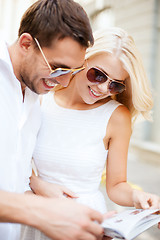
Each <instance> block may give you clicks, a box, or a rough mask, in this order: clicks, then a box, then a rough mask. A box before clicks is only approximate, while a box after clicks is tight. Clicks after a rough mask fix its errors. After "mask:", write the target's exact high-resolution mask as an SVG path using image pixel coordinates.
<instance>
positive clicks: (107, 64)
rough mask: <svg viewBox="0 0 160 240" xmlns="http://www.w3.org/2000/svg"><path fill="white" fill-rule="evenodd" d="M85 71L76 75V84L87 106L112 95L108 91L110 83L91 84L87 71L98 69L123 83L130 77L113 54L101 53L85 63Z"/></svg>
mask: <svg viewBox="0 0 160 240" xmlns="http://www.w3.org/2000/svg"><path fill="white" fill-rule="evenodd" d="M85 67H86V68H85V69H84V70H83V71H82V72H80V73H78V74H76V75H75V77H74V78H75V79H74V81H75V84H76V89H77V93H78V95H79V96H80V97H81V98H82V100H83V101H84V102H85V103H87V104H94V103H95V102H97V101H100V100H102V99H104V98H107V97H109V96H111V95H112V94H111V93H110V91H109V90H108V85H109V81H106V82H104V83H100V84H97V83H94V82H90V81H89V80H88V78H87V71H88V70H89V69H90V68H92V67H96V68H98V69H99V70H101V71H102V72H104V73H106V74H107V75H108V77H110V78H111V79H114V80H119V81H120V82H121V83H123V81H125V79H126V78H127V77H128V73H127V72H126V70H125V69H124V68H123V65H122V62H121V61H120V60H119V59H118V57H116V56H115V55H113V54H110V53H100V54H98V55H95V56H93V57H91V58H89V59H88V60H87V61H86V62H85Z"/></svg>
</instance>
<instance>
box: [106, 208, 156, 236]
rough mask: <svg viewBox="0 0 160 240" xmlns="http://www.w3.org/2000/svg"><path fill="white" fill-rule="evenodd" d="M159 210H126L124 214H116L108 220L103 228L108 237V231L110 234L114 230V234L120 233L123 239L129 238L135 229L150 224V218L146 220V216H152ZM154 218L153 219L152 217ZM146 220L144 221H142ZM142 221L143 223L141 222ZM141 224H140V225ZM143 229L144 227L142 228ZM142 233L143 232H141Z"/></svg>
mask: <svg viewBox="0 0 160 240" xmlns="http://www.w3.org/2000/svg"><path fill="white" fill-rule="evenodd" d="M155 211H157V210H155V209H154V210H153V209H152V210H150V209H148V210H143V209H134V210H126V211H124V212H121V213H118V214H116V215H115V216H114V217H112V218H109V219H106V220H105V221H104V222H103V224H102V226H103V227H104V229H105V233H106V235H107V234H108V233H107V229H108V228H109V232H111V230H114V232H116V233H119V234H120V235H122V236H123V237H125V238H127V237H128V236H129V233H130V232H131V231H132V229H134V227H136V226H138V225H139V224H140V225H143V222H146V221H147V222H148V221H149V218H148V220H147V218H145V217H146V216H148V215H150V214H152V213H153V212H155ZM151 218H152V217H151ZM142 219H144V220H142ZM141 220H142V222H140V221H141ZM139 222H140V223H139ZM141 229H142V227H141ZM141 231H142V230H141Z"/></svg>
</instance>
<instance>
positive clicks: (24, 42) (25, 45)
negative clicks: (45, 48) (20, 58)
mask: <svg viewBox="0 0 160 240" xmlns="http://www.w3.org/2000/svg"><path fill="white" fill-rule="evenodd" d="M33 41H34V40H33V38H32V36H31V35H30V34H29V33H23V34H22V35H21V36H20V37H19V39H18V43H19V46H20V48H21V50H23V51H26V52H27V51H28V50H29V49H30V47H31V46H32V45H33Z"/></svg>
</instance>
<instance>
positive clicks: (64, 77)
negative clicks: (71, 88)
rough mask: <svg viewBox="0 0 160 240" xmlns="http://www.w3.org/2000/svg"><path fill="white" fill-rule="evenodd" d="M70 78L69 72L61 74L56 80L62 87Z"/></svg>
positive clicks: (66, 84) (65, 85)
mask: <svg viewBox="0 0 160 240" xmlns="http://www.w3.org/2000/svg"><path fill="white" fill-rule="evenodd" d="M70 80H71V74H66V75H62V76H60V77H57V78H56V81H57V82H58V83H59V84H60V85H61V86H63V87H67V86H68V84H69V82H70Z"/></svg>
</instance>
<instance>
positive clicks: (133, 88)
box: [85, 27, 153, 122]
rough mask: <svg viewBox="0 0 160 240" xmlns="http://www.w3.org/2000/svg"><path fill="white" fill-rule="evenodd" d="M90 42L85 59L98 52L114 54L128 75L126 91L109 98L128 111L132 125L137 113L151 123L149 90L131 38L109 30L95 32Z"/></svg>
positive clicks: (121, 31)
mask: <svg viewBox="0 0 160 240" xmlns="http://www.w3.org/2000/svg"><path fill="white" fill-rule="evenodd" d="M94 39H95V43H94V45H93V46H92V47H90V48H88V50H87V53H86V57H85V58H86V59H88V58H90V57H92V56H94V55H96V54H99V53H101V52H108V53H111V54H116V56H117V57H118V58H119V59H120V60H121V62H122V63H123V67H124V69H125V70H126V71H127V72H128V74H129V78H128V79H127V80H126V91H124V92H123V93H121V94H118V95H115V96H113V98H114V99H116V100H117V101H119V102H121V103H122V104H124V105H125V106H126V107H127V108H128V109H129V111H130V112H131V115H132V121H133V122H134V121H135V120H136V118H137V117H138V115H140V114H142V116H143V117H144V118H145V119H146V120H151V119H152V118H151V112H150V110H151V109H152V107H153V100H152V94H151V87H150V84H149V81H148V78H147V76H146V72H145V70H144V67H143V63H142V59H141V56H140V53H139V51H138V49H137V48H136V45H135V43H134V40H133V38H132V37H131V36H129V35H128V34H127V32H125V31H124V30H123V29H121V28H116V27H112V28H108V29H106V30H101V31H97V32H95V34H94Z"/></svg>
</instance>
